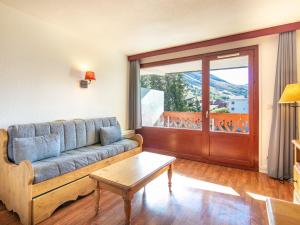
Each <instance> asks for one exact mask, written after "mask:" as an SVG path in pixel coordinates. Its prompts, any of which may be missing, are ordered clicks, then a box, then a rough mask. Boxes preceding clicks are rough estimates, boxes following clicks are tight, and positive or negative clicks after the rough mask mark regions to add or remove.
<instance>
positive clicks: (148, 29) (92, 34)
mask: <svg viewBox="0 0 300 225" xmlns="http://www.w3.org/2000/svg"><path fill="white" fill-rule="evenodd" d="M0 2H3V3H4V4H6V5H7V6H10V7H13V8H15V9H17V10H20V11H22V12H24V13H25V14H29V15H31V16H34V17H36V18H39V19H40V20H43V21H44V22H47V23H50V24H54V25H56V26H59V27H61V28H63V29H65V30H67V31H68V32H72V33H74V34H76V35H78V36H80V37H81V38H84V39H85V40H86V41H89V42H92V43H93V44H97V45H99V47H106V48H107V47H108V48H111V49H113V50H118V51H120V52H122V53H124V54H126V55H130V54H136V53H141V52H145V51H150V50H156V49H160V48H166V47H171V46H176V45H181V44H186V43H191V42H196V41H202V40H207V39H211V38H216V37H221V36H226V35H231V34H236V33H241V32H245V31H250V30H255V29H260V28H265V27H270V26H275V25H280V24H285V23H291V22H296V21H300V0H88V1H87V0H38V1H37V0H0Z"/></svg>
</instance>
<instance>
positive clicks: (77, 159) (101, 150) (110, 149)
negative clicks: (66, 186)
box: [32, 139, 138, 184]
mask: <svg viewBox="0 0 300 225" xmlns="http://www.w3.org/2000/svg"><path fill="white" fill-rule="evenodd" d="M137 146H138V143H137V142H136V141H133V140H128V139H124V140H121V141H118V142H115V143H113V144H110V145H106V146H101V145H100V144H97V145H91V146H88V147H82V148H78V149H74V150H70V151H65V152H63V153H61V154H60V156H58V157H52V158H48V159H44V160H40V161H37V162H34V163H33V164H32V166H33V168H34V180H33V183H34V184H36V183H40V182H42V181H45V180H48V179H51V178H54V177H57V176H60V175H63V174H65V173H69V172H72V171H74V170H76V169H80V168H82V167H84V166H87V165H90V164H92V163H95V162H98V161H101V160H102V159H106V158H109V157H112V156H115V155H118V154H120V153H122V152H125V151H128V150H130V149H133V148H135V147H137Z"/></svg>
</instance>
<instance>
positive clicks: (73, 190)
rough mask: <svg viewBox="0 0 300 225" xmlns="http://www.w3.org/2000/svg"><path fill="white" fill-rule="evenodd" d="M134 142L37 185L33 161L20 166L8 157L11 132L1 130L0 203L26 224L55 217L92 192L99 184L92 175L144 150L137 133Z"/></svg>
mask: <svg viewBox="0 0 300 225" xmlns="http://www.w3.org/2000/svg"><path fill="white" fill-rule="evenodd" d="M131 139H133V140H136V141H137V142H138V143H139V146H138V147H137V148H134V149H132V150H129V151H127V152H124V153H121V154H119V155H116V156H113V157H110V158H107V159H104V160H101V161H99V162H96V163H93V164H91V165H88V166H85V167H82V168H80V169H78V170H75V171H73V172H70V173H67V174H64V175H61V176H58V177H55V178H52V179H49V180H46V181H43V182H41V183H37V184H33V177H34V170H33V167H32V165H31V162H29V161H22V162H21V163H20V164H19V165H16V164H14V163H11V162H10V161H9V160H8V158H7V142H8V133H7V131H6V130H4V129H0V200H1V201H2V202H3V203H4V204H5V206H6V208H7V210H9V211H14V212H16V213H17V214H18V215H19V218H20V221H21V223H22V224H23V225H31V224H37V223H39V222H41V221H43V220H45V219H47V218H48V217H50V216H51V215H52V213H53V212H54V211H55V209H57V208H58V207H59V206H60V205H62V204H63V203H65V202H67V201H70V200H76V199H77V198H78V197H79V196H84V195H87V194H89V193H91V192H92V191H93V190H94V189H95V187H96V186H95V185H96V184H95V182H94V181H93V180H92V179H90V178H89V177H88V174H89V173H91V172H93V171H95V170H97V169H100V168H103V167H106V166H108V165H110V164H112V163H115V162H117V161H120V160H122V159H126V158H129V157H131V156H133V155H136V154H138V153H140V152H141V151H142V144H143V138H142V136H141V135H139V134H135V135H134V136H133V137H132V138H131Z"/></svg>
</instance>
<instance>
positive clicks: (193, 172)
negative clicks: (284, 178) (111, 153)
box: [0, 159, 292, 225]
mask: <svg viewBox="0 0 300 225" xmlns="http://www.w3.org/2000/svg"><path fill="white" fill-rule="evenodd" d="M167 183H168V179H167V175H166V174H163V175H162V176H161V177H159V178H158V179H156V180H154V181H153V182H151V183H150V184H148V185H147V186H146V188H145V190H144V189H142V190H141V191H139V192H138V193H137V194H136V196H135V198H134V200H133V207H132V208H133V212H132V224H133V225H171V224H172V225H182V224H184V225H194V224H197V225H199V224H203V225H267V224H268V222H267V215H266V208H265V202H264V200H263V199H264V198H265V197H266V196H267V197H274V198H279V199H283V200H287V201H292V185H291V184H289V183H280V182H279V181H276V180H273V179H270V178H269V177H268V176H266V175H265V174H262V173H257V172H252V171H245V170H239V169H233V168H227V167H221V166H216V165H209V164H205V163H200V162H194V161H189V160H183V159H178V160H177V161H176V163H175V166H174V175H173V192H172V194H170V193H169V192H168V185H167ZM257 199H260V200H257ZM100 209H101V212H100V214H99V215H98V216H97V217H94V201H93V194H91V195H88V196H86V197H83V198H81V199H79V200H77V201H75V202H73V203H71V204H68V205H66V206H64V207H61V208H59V209H58V210H57V211H56V212H55V213H54V214H53V215H52V217H51V218H49V219H47V220H46V221H44V222H42V223H41V224H40V225H54V224H55V225H62V224H64V225H74V224H76V225H77V224H78V225H87V224H95V225H96V224H101V225H122V224H124V218H125V215H124V212H123V200H122V199H121V197H119V196H117V195H114V194H112V193H109V192H106V191H104V192H102V193H101V200H100ZM0 224H1V225H17V224H20V223H19V222H18V217H17V216H16V214H13V213H11V212H8V211H6V210H5V208H4V206H3V205H2V204H0Z"/></svg>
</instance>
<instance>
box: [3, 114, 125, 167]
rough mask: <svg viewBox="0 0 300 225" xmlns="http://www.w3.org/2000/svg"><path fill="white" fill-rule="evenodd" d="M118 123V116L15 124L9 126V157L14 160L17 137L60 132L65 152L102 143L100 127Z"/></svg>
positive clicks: (62, 148) (61, 148) (61, 150)
mask: <svg viewBox="0 0 300 225" xmlns="http://www.w3.org/2000/svg"><path fill="white" fill-rule="evenodd" d="M116 125H119V123H118V121H117V119H116V117H104V118H96V119H87V120H79V119H77V120H69V121H55V122H49V123H36V124H22V125H13V126H10V127H8V136H9V140H8V159H9V160H11V161H13V162H14V158H13V152H14V148H13V140H14V139H15V138H28V137H37V136H43V135H48V134H59V136H60V152H64V151H68V150H72V149H76V148H80V147H84V146H88V145H94V144H98V143H100V128H101V127H110V126H116Z"/></svg>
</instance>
